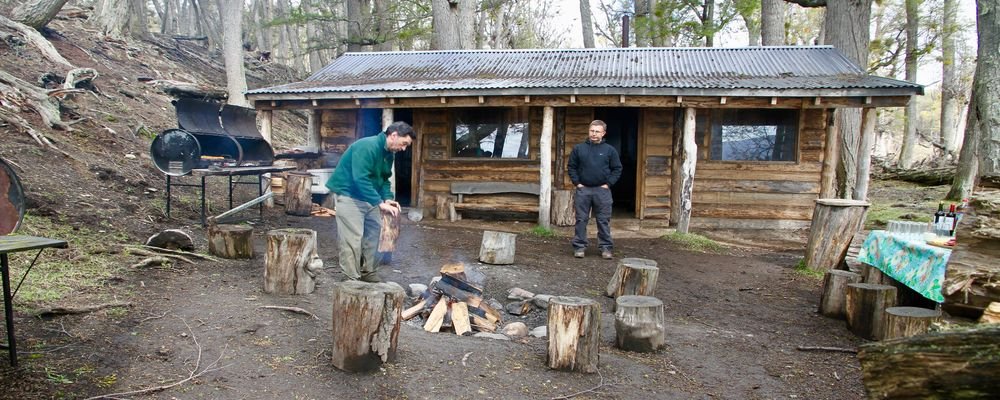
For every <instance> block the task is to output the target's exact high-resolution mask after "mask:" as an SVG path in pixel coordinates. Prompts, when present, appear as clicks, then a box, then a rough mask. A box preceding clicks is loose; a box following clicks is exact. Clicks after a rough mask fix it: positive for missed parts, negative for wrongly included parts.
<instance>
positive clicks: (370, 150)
mask: <svg viewBox="0 0 1000 400" xmlns="http://www.w3.org/2000/svg"><path fill="white" fill-rule="evenodd" d="M385 140H386V137H385V132H382V133H379V134H378V135H376V136H370V137H366V138H363V139H359V140H358V141H356V142H354V144H352V145H351V146H350V147H348V148H347V151H346V152H344V156H343V157H341V158H340V162H339V163H337V168H336V169H335V170H334V171H333V176H331V177H330V180H328V181H327V182H326V187H327V188H329V189H330V191H331V192H333V193H336V194H338V195H341V196H347V197H350V198H353V199H358V200H361V201H364V202H367V203H368V204H371V205H373V206H375V207H378V205H379V204H381V203H382V201H384V200H391V199H392V198H393V194H392V186H390V185H389V177H390V176H391V175H392V160H393V154H392V152H390V151H389V150H387V149H386V146H385Z"/></svg>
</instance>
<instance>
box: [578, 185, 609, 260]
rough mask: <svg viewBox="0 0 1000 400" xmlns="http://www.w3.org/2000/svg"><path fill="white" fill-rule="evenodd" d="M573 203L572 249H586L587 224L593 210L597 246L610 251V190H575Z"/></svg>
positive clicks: (583, 188) (599, 188)
mask: <svg viewBox="0 0 1000 400" xmlns="http://www.w3.org/2000/svg"><path fill="white" fill-rule="evenodd" d="M573 203H574V208H575V210H576V235H575V236H573V248H574V249H577V250H579V249H583V248H586V247H587V223H589V222H590V212H591V210H593V212H594V218H595V219H596V220H597V245H598V247H600V248H601V250H608V251H611V248H612V247H613V246H614V243H613V242H612V241H611V205H612V203H613V201H612V200H611V189H605V188H602V187H600V186H597V187H582V188H576V195H575V196H574V200H573Z"/></svg>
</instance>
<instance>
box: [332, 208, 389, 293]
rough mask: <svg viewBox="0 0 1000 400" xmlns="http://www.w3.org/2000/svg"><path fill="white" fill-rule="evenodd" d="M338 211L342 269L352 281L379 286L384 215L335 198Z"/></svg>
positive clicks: (372, 209)
mask: <svg viewBox="0 0 1000 400" xmlns="http://www.w3.org/2000/svg"><path fill="white" fill-rule="evenodd" d="M334 196H335V197H334V201H335V204H336V207H337V209H336V211H337V217H336V218H337V244H338V246H339V247H340V269H341V270H342V271H344V275H346V276H347V279H349V280H355V281H356V280H362V281H366V282H378V281H379V277H378V274H377V273H376V272H377V271H378V264H379V260H378V257H377V256H378V254H377V253H376V250H378V240H379V235H380V234H381V233H382V214H381V211H380V210H379V208H378V207H374V206H372V205H371V204H368V203H367V202H364V201H361V200H357V199H354V198H351V197H348V196H343V195H338V194H334Z"/></svg>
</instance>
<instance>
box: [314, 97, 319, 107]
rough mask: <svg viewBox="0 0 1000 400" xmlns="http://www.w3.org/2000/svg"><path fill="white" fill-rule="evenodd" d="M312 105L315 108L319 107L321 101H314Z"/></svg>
mask: <svg viewBox="0 0 1000 400" xmlns="http://www.w3.org/2000/svg"><path fill="white" fill-rule="evenodd" d="M312 105H313V107H317V106H319V101H316V100H315V99H314V100H313V101H312Z"/></svg>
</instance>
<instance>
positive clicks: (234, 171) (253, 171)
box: [167, 166, 296, 226]
mask: <svg viewBox="0 0 1000 400" xmlns="http://www.w3.org/2000/svg"><path fill="white" fill-rule="evenodd" d="M295 168H296V167H295V166H265V167H234V168H218V169H214V168H203V169H193V170H191V173H190V175H191V176H194V177H199V178H201V184H192V183H174V182H173V181H172V179H171V178H172V177H171V176H170V175H167V218H170V188H171V187H173V186H187V187H195V188H200V190H201V226H205V217H206V216H205V214H206V210H205V180H206V178H208V177H209V176H225V177H228V178H229V209H232V208H233V185H257V195H258V196H261V195H263V194H264V188H263V186H262V184H263V181H264V178H263V176H264V174H267V173H273V172H284V171H291V170H294V169H295ZM250 175H256V176H257V181H256V182H243V181H240V180H239V179H237V180H236V181H235V182H234V181H233V177H234V176H250ZM259 208H260V216H261V219H263V218H264V205H263V204H261V205H260V207H259Z"/></svg>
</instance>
